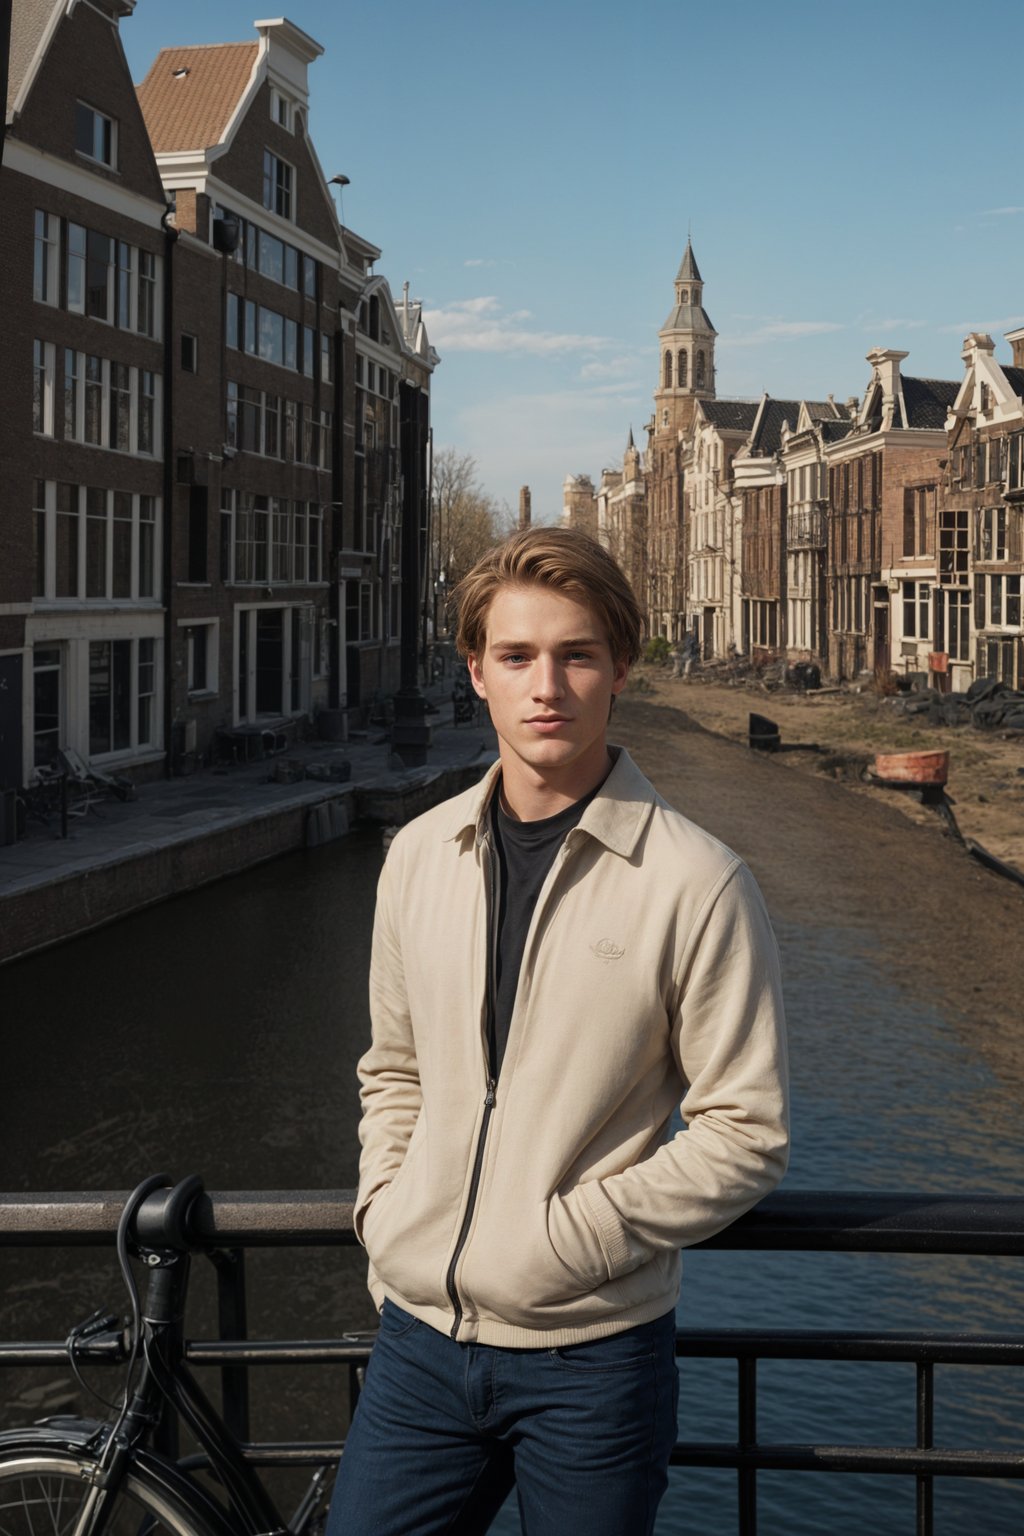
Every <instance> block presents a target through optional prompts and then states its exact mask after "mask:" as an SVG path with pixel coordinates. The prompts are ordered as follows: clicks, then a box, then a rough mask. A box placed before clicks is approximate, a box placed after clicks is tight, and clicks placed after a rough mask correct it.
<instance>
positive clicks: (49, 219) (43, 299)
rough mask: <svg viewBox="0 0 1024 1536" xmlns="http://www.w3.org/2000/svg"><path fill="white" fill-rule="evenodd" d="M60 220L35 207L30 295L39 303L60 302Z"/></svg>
mask: <svg viewBox="0 0 1024 1536" xmlns="http://www.w3.org/2000/svg"><path fill="white" fill-rule="evenodd" d="M59 273H60V220H59V219H58V218H57V216H56V215H55V214H52V213H44V212H43V211H42V209H41V208H37V209H36V221H35V252H34V258H33V268H32V297H33V298H34V299H36V300H37V301H38V303H40V304H59V303H60V283H59Z"/></svg>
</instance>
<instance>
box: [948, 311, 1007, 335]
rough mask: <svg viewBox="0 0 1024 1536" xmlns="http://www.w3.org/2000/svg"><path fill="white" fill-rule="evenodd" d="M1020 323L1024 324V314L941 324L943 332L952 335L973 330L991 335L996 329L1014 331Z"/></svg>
mask: <svg viewBox="0 0 1024 1536" xmlns="http://www.w3.org/2000/svg"><path fill="white" fill-rule="evenodd" d="M1018 325H1024V315H1006V316H1005V317H1004V318H1003V319H1002V320H958V321H957V322H956V324H955V325H940V326H939V331H940V333H941V334H943V335H945V334H949V335H951V336H969V335H970V333H971V332H972V331H987V332H988V334H989V335H990V336H991V335H992V334H994V332H996V331H1012V330H1015V329H1016V328H1017V326H1018Z"/></svg>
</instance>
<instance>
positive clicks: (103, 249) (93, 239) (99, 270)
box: [85, 229, 114, 321]
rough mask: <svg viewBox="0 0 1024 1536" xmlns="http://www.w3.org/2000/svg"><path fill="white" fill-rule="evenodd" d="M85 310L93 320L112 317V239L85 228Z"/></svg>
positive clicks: (110, 318) (111, 319)
mask: <svg viewBox="0 0 1024 1536" xmlns="http://www.w3.org/2000/svg"><path fill="white" fill-rule="evenodd" d="M85 251H86V255H85V312H86V314H87V315H90V316H91V317H92V318H93V319H94V320H110V321H113V319H114V241H113V240H111V238H110V236H109V235H101V234H100V233H99V232H98V231H97V230H95V229H89V230H86V244H85Z"/></svg>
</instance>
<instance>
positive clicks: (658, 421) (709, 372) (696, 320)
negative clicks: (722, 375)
mask: <svg viewBox="0 0 1024 1536" xmlns="http://www.w3.org/2000/svg"><path fill="white" fill-rule="evenodd" d="M675 300H676V301H675V304H674V306H673V307H672V309H671V310H670V311H669V315H668V318H667V319H666V321H665V324H664V325H663V326H662V327H661V330H660V331H659V332H658V340H659V342H660V369H659V383H658V388H657V389H656V390H655V393H654V422H655V431H656V432H680V431H685V430H686V429H688V428H689V426H690V423H691V422H692V420H693V413H694V409H695V406H696V402H697V400H711V399H713V398H714V394H715V337H716V335H717V334H718V333H717V331H716V330H715V328H714V326H713V325H712V324H711V321H710V319H709V318H708V315H707V311H706V310H705V308H704V279H703V278H702V277H701V275H700V268H699V267H698V265H697V258H696V256H695V255H694V254H693V242H692V240H691V238H690V236H689V233H688V234H687V238H686V250H685V251H684V252H683V259H682V261H681V262H680V263H679V270H678V272H677V273H676V278H675Z"/></svg>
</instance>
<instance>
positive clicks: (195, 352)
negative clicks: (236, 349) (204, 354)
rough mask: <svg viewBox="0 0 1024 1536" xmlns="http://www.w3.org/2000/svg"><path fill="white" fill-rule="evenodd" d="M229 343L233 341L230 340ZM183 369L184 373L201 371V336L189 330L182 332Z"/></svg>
mask: <svg viewBox="0 0 1024 1536" xmlns="http://www.w3.org/2000/svg"><path fill="white" fill-rule="evenodd" d="M228 345H229V346H231V345H232V343H231V342H230V341H229V342H228ZM181 371H182V373H198V372H199V337H198V336H191V335H190V334H189V333H188V331H182V333H181Z"/></svg>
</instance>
